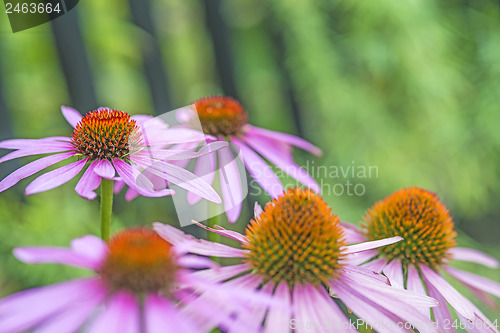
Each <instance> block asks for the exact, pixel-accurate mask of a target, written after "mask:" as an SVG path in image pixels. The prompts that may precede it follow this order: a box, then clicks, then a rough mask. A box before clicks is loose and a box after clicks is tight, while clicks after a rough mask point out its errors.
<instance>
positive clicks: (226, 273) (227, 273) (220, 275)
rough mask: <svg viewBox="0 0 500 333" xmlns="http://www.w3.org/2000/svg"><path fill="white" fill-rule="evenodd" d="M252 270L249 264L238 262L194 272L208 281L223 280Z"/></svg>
mask: <svg viewBox="0 0 500 333" xmlns="http://www.w3.org/2000/svg"><path fill="white" fill-rule="evenodd" d="M250 270H251V267H250V265H249V264H238V265H228V266H221V267H216V268H213V269H203V270H199V271H196V272H195V273H193V274H194V275H196V276H198V277H200V278H202V279H204V280H205V281H208V282H222V281H225V280H227V279H230V278H233V277H235V276H238V275H239V274H241V273H243V272H247V271H250Z"/></svg>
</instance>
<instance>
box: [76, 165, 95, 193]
mask: <svg viewBox="0 0 500 333" xmlns="http://www.w3.org/2000/svg"><path fill="white" fill-rule="evenodd" d="M96 164H97V162H96V161H94V162H92V163H91V164H90V165H89V167H88V168H87V170H85V172H84V173H83V175H82V177H81V178H80V180H79V181H78V183H77V184H76V186H75V191H76V193H78V195H79V196H81V197H82V198H85V199H88V200H94V199H95V198H96V197H97V193H95V192H94V191H95V190H96V189H97V188H98V187H99V185H100V184H101V177H99V176H98V175H97V174H96V173H95V172H94V168H95V165H96Z"/></svg>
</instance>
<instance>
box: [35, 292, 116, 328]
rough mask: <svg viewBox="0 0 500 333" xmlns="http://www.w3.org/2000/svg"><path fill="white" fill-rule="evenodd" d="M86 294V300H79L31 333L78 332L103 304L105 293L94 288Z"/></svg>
mask: <svg viewBox="0 0 500 333" xmlns="http://www.w3.org/2000/svg"><path fill="white" fill-rule="evenodd" d="M87 294H88V295H89V297H88V298H86V299H79V300H78V302H75V303H74V304H71V305H70V306H69V307H67V309H66V311H64V312H63V313H61V314H59V315H58V316H56V317H54V318H51V319H49V320H48V321H47V322H46V323H44V324H43V325H42V326H40V327H37V329H36V330H35V331H34V332H33V333H54V332H79V330H80V328H81V327H82V326H83V325H84V323H85V322H86V321H87V320H88V319H89V318H91V317H92V314H93V312H94V311H95V310H96V309H97V308H98V307H99V305H100V304H101V303H103V302H104V298H105V297H106V294H107V292H106V290H104V288H101V289H97V288H96V289H94V290H93V291H91V290H88V291H87Z"/></svg>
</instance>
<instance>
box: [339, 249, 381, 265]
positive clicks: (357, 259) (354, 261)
mask: <svg viewBox="0 0 500 333" xmlns="http://www.w3.org/2000/svg"><path fill="white" fill-rule="evenodd" d="M377 255H378V252H377V251H375V250H367V251H363V252H356V253H351V254H349V255H348V256H347V257H346V258H345V260H346V262H348V263H349V264H351V265H360V264H362V263H364V262H366V261H368V260H370V259H372V258H373V257H376V256H377Z"/></svg>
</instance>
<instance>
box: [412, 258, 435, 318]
mask: <svg viewBox="0 0 500 333" xmlns="http://www.w3.org/2000/svg"><path fill="white" fill-rule="evenodd" d="M407 289H408V290H410V291H413V292H414V293H417V294H420V295H427V293H426V292H425V287H424V285H423V284H422V278H421V277H420V274H419V273H418V270H417V269H416V268H415V266H413V265H408V281H407ZM431 297H432V296H431ZM433 298H435V297H433ZM438 301H439V300H438ZM440 304H442V303H440ZM417 309H418V310H419V311H420V312H422V314H423V315H425V316H427V317H429V318H430V311H429V309H428V308H426V307H418V308H417Z"/></svg>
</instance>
